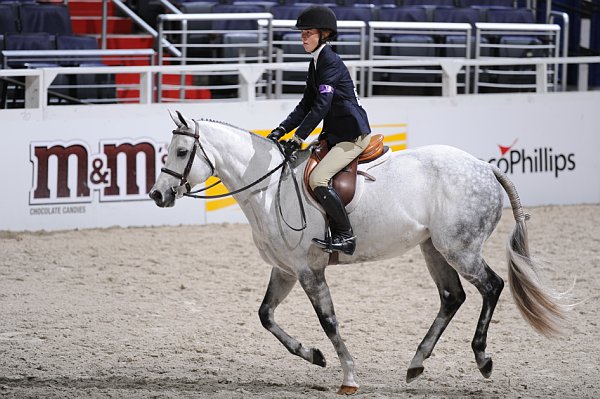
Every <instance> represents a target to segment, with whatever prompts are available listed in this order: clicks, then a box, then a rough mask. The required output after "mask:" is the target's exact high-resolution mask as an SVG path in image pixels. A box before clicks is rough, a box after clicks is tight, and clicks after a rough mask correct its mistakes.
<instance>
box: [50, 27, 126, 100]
mask: <svg viewBox="0 0 600 399" xmlns="http://www.w3.org/2000/svg"><path fill="white" fill-rule="evenodd" d="M56 48H57V49H58V50H98V41H97V40H96V38H95V37H93V36H80V35H77V36H57V37H56ZM61 66H82V67H102V66H105V64H104V63H103V62H102V60H101V59H100V58H85V59H82V58H81V57H79V58H77V59H74V60H72V61H69V60H63V61H62V62H61ZM59 76H60V75H59ZM65 79H67V84H68V86H69V88H68V91H67V92H66V93H65V94H67V95H69V96H71V97H75V98H77V99H80V100H87V101H95V100H102V99H114V98H116V90H115V87H114V84H115V77H114V75H112V74H85V75H83V74H82V75H66V76H65Z"/></svg>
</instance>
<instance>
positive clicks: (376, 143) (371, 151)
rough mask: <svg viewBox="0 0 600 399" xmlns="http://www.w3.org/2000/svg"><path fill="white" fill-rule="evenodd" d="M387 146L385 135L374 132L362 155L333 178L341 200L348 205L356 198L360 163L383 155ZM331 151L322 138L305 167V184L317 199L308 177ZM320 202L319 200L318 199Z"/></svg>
mask: <svg viewBox="0 0 600 399" xmlns="http://www.w3.org/2000/svg"><path fill="white" fill-rule="evenodd" d="M386 150H387V147H385V146H384V145H383V135H382V134H374V135H372V136H371V141H370V142H369V145H367V147H366V148H365V149H364V150H363V152H361V153H360V155H359V156H358V157H356V158H354V160H353V161H352V162H350V163H349V164H348V165H347V166H346V167H345V168H344V169H342V170H340V171H339V172H338V173H337V174H336V175H335V176H333V179H332V183H331V184H332V186H333V188H334V189H335V191H336V192H337V194H338V195H339V196H340V198H341V200H342V201H343V202H344V205H348V204H349V203H350V201H352V198H354V192H355V190H356V175H357V174H358V173H360V172H358V164H359V163H367V162H370V161H373V160H375V159H377V158H379V157H380V156H382V155H383V154H384V153H385V151H386ZM328 152H329V146H328V145H327V142H326V141H325V140H321V141H320V142H319V144H318V145H317V146H316V147H315V148H313V151H312V154H311V155H310V158H309V160H308V162H307V163H306V168H305V169H304V186H305V187H306V188H307V190H308V192H309V193H310V195H311V196H312V197H313V198H314V199H315V201H316V198H315V194H314V193H313V191H312V189H311V188H310V186H309V185H308V178H309V176H310V174H311V173H312V172H313V170H314V169H315V167H316V166H317V165H318V163H319V162H321V160H322V159H323V158H324V157H325V155H327V153H328ZM317 202H318V201H317Z"/></svg>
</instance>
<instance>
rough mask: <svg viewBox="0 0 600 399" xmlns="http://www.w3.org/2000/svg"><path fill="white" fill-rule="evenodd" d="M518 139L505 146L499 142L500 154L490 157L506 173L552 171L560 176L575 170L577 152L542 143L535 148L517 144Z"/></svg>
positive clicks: (556, 175) (551, 172)
mask: <svg viewBox="0 0 600 399" xmlns="http://www.w3.org/2000/svg"><path fill="white" fill-rule="evenodd" d="M517 142H518V139H515V140H514V141H513V142H512V144H510V145H508V146H504V145H501V144H498V150H499V152H500V156H498V157H493V158H490V159H488V162H489V163H491V164H494V165H496V166H497V167H498V168H499V169H500V170H502V171H503V172H504V173H509V174H515V173H520V174H533V173H550V174H552V175H554V177H555V178H558V177H559V175H561V174H562V173H565V172H570V171H574V170H575V168H576V167H577V163H576V157H575V153H573V152H570V153H567V152H561V151H560V150H557V149H555V148H552V147H548V146H544V145H541V146H539V147H534V148H521V147H518V146H516V144H517Z"/></svg>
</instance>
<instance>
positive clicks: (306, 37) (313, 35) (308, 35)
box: [302, 29, 319, 53]
mask: <svg viewBox="0 0 600 399" xmlns="http://www.w3.org/2000/svg"><path fill="white" fill-rule="evenodd" d="M318 45H319V31H318V30H317V29H304V30H302V47H304V51H306V52H307V53H312V52H313V51H315V50H316V49H317V46H318Z"/></svg>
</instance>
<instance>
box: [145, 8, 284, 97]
mask: <svg viewBox="0 0 600 399" xmlns="http://www.w3.org/2000/svg"><path fill="white" fill-rule="evenodd" d="M272 18H273V15H272V14H270V13H239V14H238V13H222V14H220V13H215V14H213V13H211V14H161V15H159V16H158V35H157V37H156V41H157V51H158V64H159V65H164V64H165V63H169V64H173V63H176V64H179V65H187V64H199V63H231V64H238V63H245V62H258V63H263V62H269V61H270V54H271V53H272V35H271V34H272V28H271V25H270V24H271V20H272ZM259 20H261V21H266V24H267V29H266V32H265V31H264V30H263V29H261V28H259V25H258V21H259ZM219 21H220V22H224V23H230V22H232V21H237V22H244V21H247V22H250V23H251V25H254V26H253V29H213V28H212V24H213V23H215V22H219ZM194 22H206V23H209V24H210V25H211V29H190V28H189V25H190V23H194ZM167 37H168V38H170V41H168V40H167ZM192 38H194V39H195V40H191V39H192ZM171 42H172V45H173V46H175V48H176V49H177V50H178V51H179V53H180V55H179V56H171V57H168V58H166V57H165V55H164V44H165V43H169V44H171ZM207 74H208V75H204V76H201V77H196V79H204V80H206V78H214V79H212V81H210V80H209V81H208V82H206V83H205V84H204V85H203V88H205V89H208V90H215V91H225V90H230V91H231V90H236V89H237V88H238V87H239V82H238V81H237V78H236V77H235V76H233V75H232V73H231V72H229V71H210V72H209V71H207ZM185 79H186V77H185V76H182V77H181V80H180V83H179V87H178V88H175V87H173V86H168V87H165V89H178V90H179V100H184V99H185V97H186V91H187V90H190V89H192V90H193V89H197V87H195V86H193V85H187V84H186V83H185ZM216 80H219V82H215V81H216ZM159 81H160V80H159ZM269 86H270V78H269V77H268V76H265V77H264V79H263V81H262V89H263V90H264V91H265V92H266V91H267V90H268V87H269ZM162 91H163V87H162V86H161V85H160V84H159V86H158V96H159V98H161V97H162Z"/></svg>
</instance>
